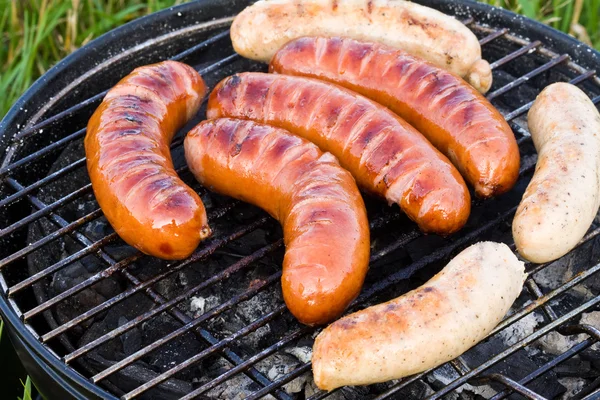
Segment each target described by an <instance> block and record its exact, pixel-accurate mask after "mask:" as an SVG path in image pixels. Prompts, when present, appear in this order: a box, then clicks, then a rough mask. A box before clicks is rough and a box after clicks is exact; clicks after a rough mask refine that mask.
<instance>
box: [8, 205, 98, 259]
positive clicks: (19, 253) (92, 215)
mask: <svg viewBox="0 0 600 400" xmlns="http://www.w3.org/2000/svg"><path fill="white" fill-rule="evenodd" d="M100 216H102V211H101V210H96V211H92V212H91V213H89V214H87V215H85V216H83V217H81V218H79V219H77V220H75V221H73V222H71V223H70V224H69V225H66V226H65V227H64V228H60V229H58V230H57V231H55V232H52V233H51V234H49V235H47V236H44V237H43V238H42V239H40V240H37V241H35V242H34V243H31V244H29V245H27V247H24V248H22V249H21V250H19V251H17V252H15V253H13V254H11V255H10V256H8V257H6V258H4V259H2V260H0V270H1V269H2V268H3V267H5V266H6V265H8V264H10V263H12V262H14V261H16V260H18V259H20V258H22V257H25V256H26V255H27V254H30V253H32V252H34V251H35V250H37V249H39V248H40V247H42V246H43V245H45V244H47V243H49V242H51V241H53V240H54V239H56V238H57V237H60V236H62V235H64V234H66V233H69V232H72V231H73V230H75V229H77V228H79V227H80V226H82V225H84V224H86V223H88V222H90V221H93V220H95V219H96V218H99V217H100Z"/></svg>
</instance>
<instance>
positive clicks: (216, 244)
mask: <svg viewBox="0 0 600 400" xmlns="http://www.w3.org/2000/svg"><path fill="white" fill-rule="evenodd" d="M266 221H267V218H263V219H260V220H258V221H256V222H254V223H253V224H250V225H247V226H245V227H243V228H241V229H238V230H237V231H235V232H234V233H232V234H230V235H229V236H224V237H222V238H220V239H211V242H210V244H208V245H205V246H204V247H203V248H202V249H201V250H198V251H196V252H195V253H194V254H192V255H191V256H190V257H189V258H188V259H186V260H185V261H183V262H181V263H179V264H177V265H174V266H171V267H169V269H168V270H167V271H165V272H163V273H161V274H159V275H156V276H154V277H153V278H151V279H149V280H146V281H144V282H142V283H141V284H140V285H137V286H134V287H132V288H130V289H128V290H126V291H125V292H122V293H120V294H119V295H117V296H115V297H112V298H110V299H109V300H107V301H105V302H104V303H102V304H99V305H97V306H96V307H94V308H91V309H90V310H88V311H86V312H85V313H83V314H81V315H79V316H78V317H76V318H74V319H72V320H71V321H69V322H67V323H65V324H62V325H60V326H58V327H57V328H55V329H54V330H52V331H50V332H48V333H46V334H45V335H43V336H42V341H43V342H47V341H49V340H51V339H53V338H55V337H56V336H58V335H60V334H61V333H64V332H66V331H67V330H69V329H71V328H73V327H75V326H77V325H79V324H80V323H81V322H83V321H86V320H87V319H89V318H91V317H93V316H94V315H97V314H99V313H101V312H104V311H106V310H107V309H108V308H109V307H111V306H113V305H115V304H117V303H119V302H121V301H123V300H125V299H126V298H128V297H130V296H132V295H134V294H135V293H138V292H141V291H142V290H144V289H146V288H147V287H149V286H151V285H153V284H155V283H156V282H158V281H160V280H162V279H163V278H165V277H167V276H168V275H171V274H173V273H175V272H177V271H179V270H181V269H182V268H184V267H185V266H187V265H189V264H191V263H193V262H196V261H200V260H202V259H204V258H205V257H208V256H209V255H211V254H213V253H214V252H215V251H216V250H218V249H219V248H220V247H223V246H225V245H226V244H227V243H229V242H231V241H233V240H235V239H238V238H240V237H242V236H244V235H246V234H248V233H250V232H251V231H253V230H255V229H256V228H258V227H260V226H261V225H262V224H264V223H265V222H266Z"/></svg>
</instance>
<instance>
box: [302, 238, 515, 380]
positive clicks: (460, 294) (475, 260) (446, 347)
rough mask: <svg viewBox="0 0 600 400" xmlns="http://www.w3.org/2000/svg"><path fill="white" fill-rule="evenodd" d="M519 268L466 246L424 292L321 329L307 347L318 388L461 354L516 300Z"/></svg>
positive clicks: (481, 247) (395, 375)
mask: <svg viewBox="0 0 600 400" xmlns="http://www.w3.org/2000/svg"><path fill="white" fill-rule="evenodd" d="M524 281H525V273H524V265H523V263H522V262H520V261H519V260H518V259H517V257H515V255H514V254H513V253H512V252H511V251H510V249H509V248H508V246H506V245H505V244H500V243H493V242H481V243H477V244H474V245H472V246H471V247H468V248H467V249H465V250H463V251H462V252H461V253H460V254H459V255H457V256H456V257H455V258H454V259H453V260H452V261H450V263H448V265H447V266H446V267H445V268H444V269H443V270H442V271H441V272H440V273H439V274H437V275H436V276H434V277H433V278H432V279H431V280H429V281H428V282H427V283H425V284H424V285H423V286H421V287H419V288H418V289H415V290H413V291H411V292H409V293H407V294H405V295H403V296H400V297H398V298H396V299H394V300H391V301H388V302H387V303H383V304H378V305H376V306H373V307H369V308H366V309H364V310H362V311H359V312H356V313H354V314H350V315H348V316H346V317H343V318H342V319H340V320H338V321H336V322H334V323H333V324H331V325H330V326H328V327H327V328H326V329H325V330H324V331H323V332H321V333H320V334H319V336H317V339H316V341H315V344H314V347H313V355H312V362H313V365H312V367H313V375H314V378H315V383H316V384H317V386H318V387H319V388H321V389H324V390H332V389H335V388H337V387H340V386H344V385H367V384H371V383H377V382H385V381H388V380H390V379H399V378H402V377H405V376H408V375H412V374H416V373H418V372H421V371H425V370H428V369H429V368H433V367H436V366H438V365H440V364H443V363H445V362H447V361H450V360H452V359H453V358H455V357H457V356H459V355H461V354H462V353H464V352H465V351H467V350H468V349H469V348H470V347H472V346H473V345H475V344H476V343H477V342H479V341H480V340H482V339H483V338H485V337H486V336H487V335H488V333H489V332H490V331H491V330H492V329H493V328H494V327H495V326H496V325H497V324H498V323H499V322H500V321H501V320H502V317H504V315H505V314H506V312H507V311H508V309H509V308H510V306H511V305H512V303H513V302H514V301H515V299H516V298H517V297H518V296H519V294H520V293H521V289H522V287H523V282H524Z"/></svg>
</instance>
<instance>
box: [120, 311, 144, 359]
mask: <svg viewBox="0 0 600 400" xmlns="http://www.w3.org/2000/svg"><path fill="white" fill-rule="evenodd" d="M127 322H128V321H127V318H125V317H124V316H121V317H119V326H123V325H125V324H126V323H127ZM120 338H121V343H122V344H123V352H124V353H125V355H126V356H130V355H132V354H133V353H135V352H136V351H138V350H139V349H141V348H142V333H141V332H140V329H139V328H138V327H137V326H136V327H135V328H132V329H130V330H128V331H127V332H125V333H124V334H123V335H121V336H120Z"/></svg>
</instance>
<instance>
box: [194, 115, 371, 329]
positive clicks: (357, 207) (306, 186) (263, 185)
mask: <svg viewBox="0 0 600 400" xmlns="http://www.w3.org/2000/svg"><path fill="white" fill-rule="evenodd" d="M184 148H185V157H186V160H187V162H188V165H189V166H190V169H191V171H192V172H193V173H194V175H195V176H196V178H197V179H198V180H199V181H200V182H201V183H202V184H203V185H204V186H206V187H207V188H210V189H211V190H215V191H216V192H219V193H222V194H225V195H228V196H232V197H235V198H238V199H241V200H243V201H247V202H249V203H252V204H254V205H257V206H258V207H260V208H262V209H264V210H265V211H267V212H268V213H269V214H270V215H271V216H273V217H274V218H275V219H277V220H278V221H279V222H280V223H281V225H282V226H283V237H284V242H285V246H286V252H285V256H284V259H283V275H282V277H281V283H282V289H283V298H284V300H285V303H286V305H287V306H288V308H289V310H290V311H291V312H292V314H294V316H295V317H296V318H298V320H299V321H300V322H302V323H304V324H307V325H316V324H323V323H326V322H329V321H331V320H333V319H335V318H337V317H338V316H339V315H340V314H341V313H342V312H343V311H344V310H345V309H346V307H347V306H348V305H349V304H350V302H351V301H352V300H354V298H355V297H356V296H357V295H358V293H359V292H360V289H361V287H362V284H363V280H364V278H365V275H366V273H367V268H368V264H369V246H370V243H369V222H368V220H367V215H366V211H365V205H364V203H363V200H362V197H361V195H360V193H359V191H358V188H357V187H356V183H355V181H354V179H353V178H352V176H351V175H350V174H349V173H348V172H347V171H346V170H344V169H343V168H342V167H340V165H339V164H338V161H337V160H336V158H335V157H334V156H332V155H331V154H329V153H323V152H321V150H319V148H318V147H317V146H315V145H314V144H312V143H310V142H309V141H307V140H305V139H302V138H300V137H298V136H294V135H292V134H291V133H289V132H287V131H285V130H283V129H279V128H274V127H271V126H267V125H260V124H256V123H254V122H251V121H242V120H234V119H216V120H210V121H204V122H201V123H200V124H199V125H198V126H197V127H195V128H194V129H193V130H192V131H191V132H190V133H189V134H188V136H187V137H186V138H185V142H184Z"/></svg>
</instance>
